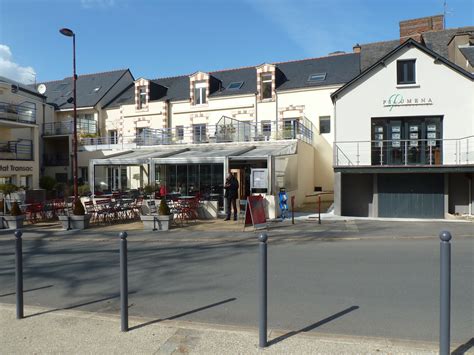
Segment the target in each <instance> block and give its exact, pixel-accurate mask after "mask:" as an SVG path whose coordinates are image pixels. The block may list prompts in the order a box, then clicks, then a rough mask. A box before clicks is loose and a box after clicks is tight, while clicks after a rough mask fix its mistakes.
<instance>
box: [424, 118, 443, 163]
mask: <svg viewBox="0 0 474 355" xmlns="http://www.w3.org/2000/svg"><path fill="white" fill-rule="evenodd" d="M424 133H425V136H424V137H423V138H424V139H425V140H426V149H425V164H428V165H441V163H442V155H441V142H442V141H441V124H440V120H439V118H428V119H426V121H425V132H424Z"/></svg>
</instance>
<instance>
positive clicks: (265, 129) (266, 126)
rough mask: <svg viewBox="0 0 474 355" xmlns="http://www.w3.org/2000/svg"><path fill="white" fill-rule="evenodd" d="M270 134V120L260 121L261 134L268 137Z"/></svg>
mask: <svg viewBox="0 0 474 355" xmlns="http://www.w3.org/2000/svg"><path fill="white" fill-rule="evenodd" d="M271 134H272V122H271V121H262V135H263V136H264V137H270V136H271Z"/></svg>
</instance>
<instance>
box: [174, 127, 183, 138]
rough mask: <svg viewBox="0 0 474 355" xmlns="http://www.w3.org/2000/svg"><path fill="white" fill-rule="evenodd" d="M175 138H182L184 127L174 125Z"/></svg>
mask: <svg viewBox="0 0 474 355" xmlns="http://www.w3.org/2000/svg"><path fill="white" fill-rule="evenodd" d="M175 129H176V140H178V141H182V140H184V127H183V126H176V128H175Z"/></svg>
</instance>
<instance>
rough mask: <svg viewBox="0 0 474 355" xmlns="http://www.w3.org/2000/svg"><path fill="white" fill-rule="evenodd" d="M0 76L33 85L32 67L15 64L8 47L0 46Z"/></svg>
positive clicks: (34, 74)
mask: <svg viewBox="0 0 474 355" xmlns="http://www.w3.org/2000/svg"><path fill="white" fill-rule="evenodd" d="M0 75H1V76H4V77H6V78H9V79H12V80H15V81H18V82H20V83H23V84H33V83H34V82H35V78H36V71H35V70H34V69H33V68H32V67H22V66H21V65H19V64H17V63H15V62H14V61H13V55H12V51H11V50H10V47H8V46H7V45H4V44H0Z"/></svg>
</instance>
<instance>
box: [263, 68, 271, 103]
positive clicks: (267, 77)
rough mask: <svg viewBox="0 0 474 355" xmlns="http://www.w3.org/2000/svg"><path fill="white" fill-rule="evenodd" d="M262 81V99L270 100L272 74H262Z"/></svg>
mask: <svg viewBox="0 0 474 355" xmlns="http://www.w3.org/2000/svg"><path fill="white" fill-rule="evenodd" d="M261 80H262V91H261V92H262V99H271V98H272V74H268V73H264V74H262V77H261Z"/></svg>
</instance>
